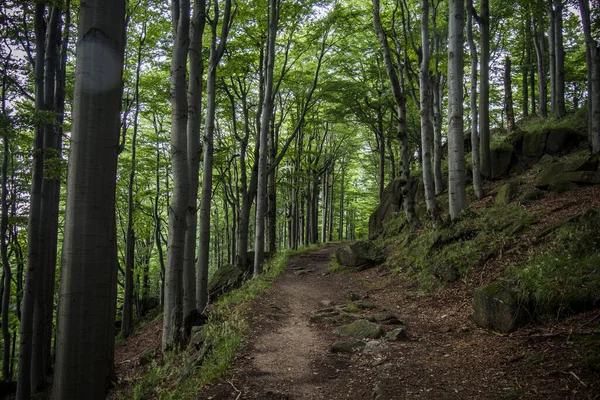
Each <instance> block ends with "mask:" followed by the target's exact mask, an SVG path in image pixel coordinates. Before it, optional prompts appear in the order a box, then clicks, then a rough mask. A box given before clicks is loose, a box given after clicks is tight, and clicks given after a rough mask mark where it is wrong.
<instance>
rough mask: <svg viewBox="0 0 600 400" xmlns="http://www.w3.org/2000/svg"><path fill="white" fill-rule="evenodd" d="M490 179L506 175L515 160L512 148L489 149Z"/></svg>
mask: <svg viewBox="0 0 600 400" xmlns="http://www.w3.org/2000/svg"><path fill="white" fill-rule="evenodd" d="M490 161H491V165H490V168H491V171H490V172H491V176H490V178H491V179H500V178H504V177H505V176H508V173H509V172H510V169H511V167H512V165H513V164H514V163H515V162H516V157H515V152H514V151H513V149H494V150H492V151H491V160H490Z"/></svg>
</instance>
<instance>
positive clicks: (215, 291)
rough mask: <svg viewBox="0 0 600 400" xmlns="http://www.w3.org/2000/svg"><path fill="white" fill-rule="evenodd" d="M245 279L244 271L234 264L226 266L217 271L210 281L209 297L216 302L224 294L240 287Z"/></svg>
mask: <svg viewBox="0 0 600 400" xmlns="http://www.w3.org/2000/svg"><path fill="white" fill-rule="evenodd" d="M245 277H246V274H245V273H244V271H242V270H241V269H239V268H238V267H236V266H234V265H232V264H225V265H223V266H222V267H221V268H219V269H217V270H216V271H215V273H214V274H213V276H211V277H210V279H209V281H208V295H209V297H210V299H211V301H214V300H215V299H217V298H218V297H219V296H220V295H222V294H223V293H227V292H229V291H231V290H232V289H235V288H237V287H239V286H240V285H241V284H242V282H243V281H244V279H245Z"/></svg>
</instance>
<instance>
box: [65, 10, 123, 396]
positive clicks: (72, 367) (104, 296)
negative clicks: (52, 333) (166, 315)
mask: <svg viewBox="0 0 600 400" xmlns="http://www.w3.org/2000/svg"><path fill="white" fill-rule="evenodd" d="M124 20H125V2H124V1H123V0H102V1H100V0H90V1H87V2H86V7H82V8H81V10H80V14H79V29H78V32H79V37H78V46H77V66H76V75H75V91H74V102H73V105H74V107H73V125H72V130H71V132H72V133H71V134H72V136H71V151H70V156H69V170H68V179H67V182H68V183H67V204H66V210H67V212H66V220H65V230H64V241H63V250H62V263H61V284H60V298H59V312H58V323H57V334H56V371H55V375H54V398H56V399H65V400H69V399H84V398H85V399H104V398H105V389H106V387H107V386H106V385H107V378H108V376H109V374H110V373H111V372H112V371H114V365H113V361H114V359H113V352H114V318H115V311H116V290H117V282H116V271H117V248H116V230H115V206H114V200H115V185H116V172H117V171H116V169H117V150H118V144H119V111H120V110H119V105H120V98H121V87H122V72H123V53H124V38H125V32H124Z"/></svg>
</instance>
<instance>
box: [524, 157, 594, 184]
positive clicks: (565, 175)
mask: <svg viewBox="0 0 600 400" xmlns="http://www.w3.org/2000/svg"><path fill="white" fill-rule="evenodd" d="M597 168H598V159H597V158H595V157H591V158H578V159H573V160H568V161H564V162H553V163H550V164H546V165H542V166H541V170H540V172H539V174H538V175H537V176H536V178H535V186H536V187H537V188H540V189H546V188H548V187H550V186H554V187H555V188H559V187H560V186H561V185H563V186H564V184H565V183H569V182H570V183H575V184H599V183H600V172H598V171H597Z"/></svg>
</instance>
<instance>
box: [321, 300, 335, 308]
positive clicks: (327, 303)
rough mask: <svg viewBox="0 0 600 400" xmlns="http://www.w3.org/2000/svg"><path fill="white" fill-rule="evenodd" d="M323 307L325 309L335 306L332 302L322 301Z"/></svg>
mask: <svg viewBox="0 0 600 400" xmlns="http://www.w3.org/2000/svg"><path fill="white" fill-rule="evenodd" d="M321 305H322V306H324V307H329V306H332V305H333V301H331V300H321Z"/></svg>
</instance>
